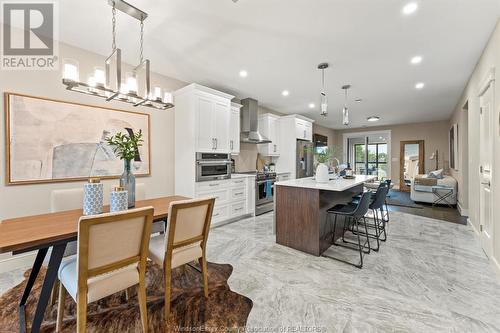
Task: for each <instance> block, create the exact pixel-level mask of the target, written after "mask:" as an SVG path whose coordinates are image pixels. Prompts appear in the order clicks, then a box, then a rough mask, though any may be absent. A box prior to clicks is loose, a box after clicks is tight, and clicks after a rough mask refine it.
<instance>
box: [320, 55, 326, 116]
mask: <svg viewBox="0 0 500 333" xmlns="http://www.w3.org/2000/svg"><path fill="white" fill-rule="evenodd" d="M327 68H328V63H326V62H323V63H321V64H319V65H318V69H321V93H320V98H321V102H320V115H322V116H323V117H326V116H328V98H327V97H326V91H325V69H327Z"/></svg>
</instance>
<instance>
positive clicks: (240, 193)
mask: <svg viewBox="0 0 500 333" xmlns="http://www.w3.org/2000/svg"><path fill="white" fill-rule="evenodd" d="M234 195H243V192H238V193H235V194H234Z"/></svg>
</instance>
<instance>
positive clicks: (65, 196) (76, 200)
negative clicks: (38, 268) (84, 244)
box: [44, 188, 83, 305]
mask: <svg viewBox="0 0 500 333" xmlns="http://www.w3.org/2000/svg"><path fill="white" fill-rule="evenodd" d="M82 207H83V189H82V188H70V189H64V190H53V191H51V192H50V211H51V213H56V212H61V211H65V210H73V209H81V208H82ZM75 254H76V241H74V242H69V243H68V244H67V245H66V250H64V257H69V256H73V255H75ZM44 264H45V266H47V265H48V259H47V261H46V262H44ZM58 289H59V282H58V281H56V283H55V284H54V289H52V295H51V297H50V304H52V305H54V304H55V303H56V299H57V291H58Z"/></svg>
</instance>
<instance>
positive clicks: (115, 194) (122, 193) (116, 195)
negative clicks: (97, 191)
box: [109, 187, 128, 213]
mask: <svg viewBox="0 0 500 333" xmlns="http://www.w3.org/2000/svg"><path fill="white" fill-rule="evenodd" d="M127 208H128V191H127V190H125V189H124V188H123V187H117V188H115V189H114V190H113V191H111V193H110V194H109V211H110V212H112V213H113V212H119V211H122V210H127Z"/></svg>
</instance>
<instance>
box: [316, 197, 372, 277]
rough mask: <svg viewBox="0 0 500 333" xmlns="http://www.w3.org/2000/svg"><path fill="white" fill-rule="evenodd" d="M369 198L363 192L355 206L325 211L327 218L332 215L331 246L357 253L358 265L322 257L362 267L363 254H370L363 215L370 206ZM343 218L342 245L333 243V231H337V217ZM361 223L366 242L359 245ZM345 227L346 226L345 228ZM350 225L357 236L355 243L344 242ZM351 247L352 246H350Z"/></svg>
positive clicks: (338, 207)
mask: <svg viewBox="0 0 500 333" xmlns="http://www.w3.org/2000/svg"><path fill="white" fill-rule="evenodd" d="M370 198H371V193H370V192H365V193H363V194H362V195H361V199H360V200H359V203H358V204H357V205H355V204H347V205H335V206H334V207H332V208H330V209H328V210H327V213H328V218H329V217H330V216H331V215H334V222H333V235H332V244H333V245H335V246H341V247H345V248H347V249H350V250H354V251H358V252H359V264H355V263H352V262H350V261H347V260H343V259H339V258H335V257H331V256H328V255H323V256H324V257H327V258H330V259H335V260H338V261H341V262H344V263H347V264H350V265H353V266H355V267H358V268H362V267H363V253H370V238H369V237H368V229H367V225H366V218H365V215H366V213H367V212H368V207H369V205H370ZM339 215H340V216H343V217H344V228H343V230H342V242H343V243H344V244H339V243H336V242H335V231H336V229H337V217H338V216H339ZM360 223H362V224H363V226H364V229H365V235H366V241H365V242H364V243H363V244H361V237H360V235H361V234H362V233H360V231H359V224H360ZM346 225H347V226H346ZM350 225H352V230H354V227H355V228H356V233H355V235H356V236H357V240H358V241H357V243H355V242H350V241H347V240H345V238H344V234H345V232H346V231H347V230H349V229H350ZM347 244H349V245H347ZM350 245H353V246H350Z"/></svg>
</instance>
